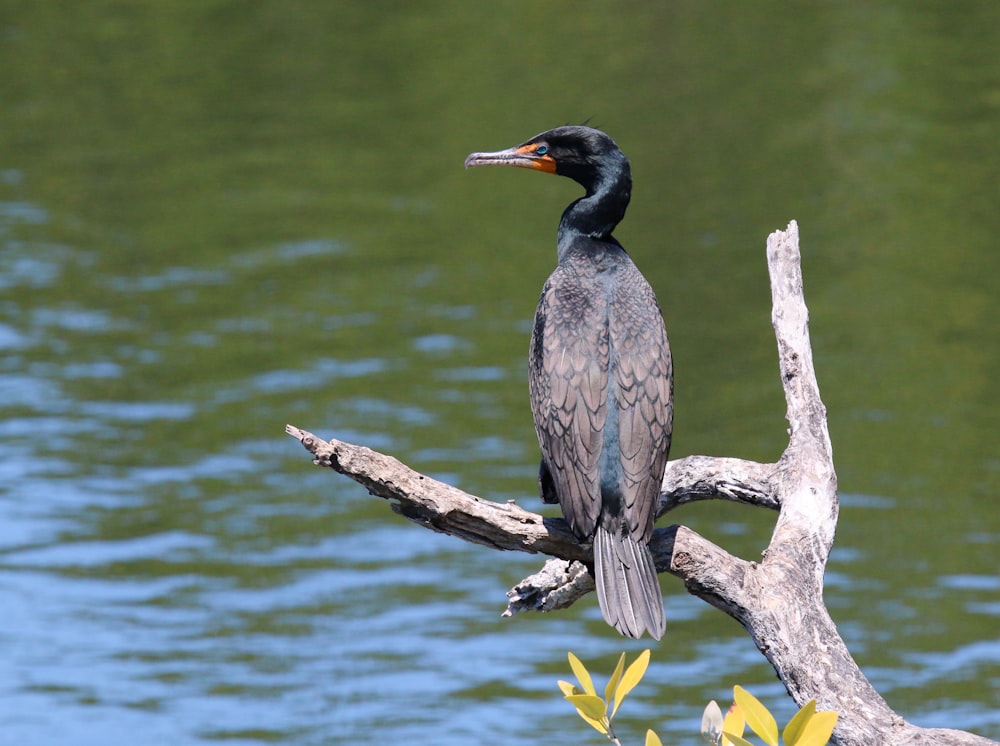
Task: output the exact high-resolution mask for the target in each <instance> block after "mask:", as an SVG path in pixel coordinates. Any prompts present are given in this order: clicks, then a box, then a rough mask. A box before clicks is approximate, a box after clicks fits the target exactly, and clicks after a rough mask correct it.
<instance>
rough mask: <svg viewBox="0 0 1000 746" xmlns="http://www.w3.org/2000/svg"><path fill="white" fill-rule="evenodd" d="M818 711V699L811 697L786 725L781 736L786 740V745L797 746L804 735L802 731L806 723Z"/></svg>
mask: <svg viewBox="0 0 1000 746" xmlns="http://www.w3.org/2000/svg"><path fill="white" fill-rule="evenodd" d="M815 713H816V700H815V699H810V700H809V701H808V702H806V703H805V704H804V705H802V709H801V710H799V711H798V712H796V713H795V715H794V716H793V717H792V719H791V720H789V721H788V725H786V726H785V730H784V731H782V734H781V737H782V738H783V739H784V741H785V746H795V744H797V743H798V742H799V737H800V736H801V735H802V731H803V730H804V729H805V727H806V723H808V722H809V719H810V718H811V717H812V716H813V715H814V714H815Z"/></svg>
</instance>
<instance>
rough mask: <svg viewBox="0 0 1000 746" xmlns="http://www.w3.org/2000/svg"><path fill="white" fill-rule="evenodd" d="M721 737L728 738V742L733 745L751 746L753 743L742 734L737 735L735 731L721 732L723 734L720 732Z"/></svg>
mask: <svg viewBox="0 0 1000 746" xmlns="http://www.w3.org/2000/svg"><path fill="white" fill-rule="evenodd" d="M722 737H723V738H728V739H729V742H730V743H731V744H732V745H733V746H753V744H752V743H750V742H749V741H748V740H747V739H745V738H744V737H743V736H738V735H736V734H735V733H723V734H722Z"/></svg>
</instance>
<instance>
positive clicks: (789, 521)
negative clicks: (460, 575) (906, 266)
mask: <svg viewBox="0 0 1000 746" xmlns="http://www.w3.org/2000/svg"><path fill="white" fill-rule="evenodd" d="M767 265H768V271H769V273H770V278H771V296H772V323H773V326H774V332H775V337H776V339H777V344H778V363H779V371H780V374H781V382H782V386H783V388H784V392H785V401H786V404H787V413H786V416H787V419H788V423H789V443H788V447H787V448H786V450H785V452H784V454H782V456H781V458H780V459H779V460H778V462H777V463H774V464H759V463H754V462H750V461H743V460H740V459H733V458H710V457H706V456H691V457H688V458H683V459H679V460H676V461H672V462H670V463H669V464H668V465H667V472H666V475H665V477H664V482H663V490H662V494H661V497H660V505H659V509H658V514H659V515H662V514H663V513H665V512H667V511H669V510H670V509H672V508H674V507H676V506H678V505H682V504H685V503H690V502H695V501H698V500H708V499H722V500H730V501H735V502H742V503H746V504H749V505H756V506H759V507H765V508H770V509H773V510H778V511H779V512H778V519H777V522H776V524H775V528H774V532H773V534H772V537H771V542H770V544H769V545H768V547H767V549H766V551H765V552H764V556H763V559H762V560H761V561H760V562H751V561H747V560H743V559H740V558H738V557H734V556H733V555H731V554H729V553H728V552H726V551H725V550H724V549H722V548H721V547H718V546H716V545H715V544H713V543H712V542H710V541H708V540H707V539H705V538H704V537H702V536H699V535H698V534H697V533H695V532H694V531H691V530H690V529H687V528H685V527H683V526H669V527H666V528H661V529H658V530H657V531H656V532H655V533H654V537H653V541H652V543H651V549H652V551H653V555H654V557H655V559H656V564H657V567H658V568H659V569H660V571H661V572H669V573H671V574H673V575H675V576H677V577H678V578H680V579H681V580H682V581H683V582H684V585H685V587H686V588H687V590H688V591H689V592H690V593H692V594H693V595H695V596H698V597H699V598H702V599H704V600H705V601H707V602H708V603H710V604H711V605H712V606H715V607H716V608H719V609H721V610H722V611H724V612H726V613H727V614H729V615H730V616H732V617H733V618H735V619H736V620H737V621H739V622H740V624H742V625H743V627H744V628H745V629H746V630H747V632H748V633H749V634H750V636H751V638H752V639H753V640H754V642H755V643H756V645H757V647H758V649H759V650H760V651H761V653H762V654H763V655H764V656H765V657H766V658H767V660H768V661H770V663H771V664H772V665H773V666H774V669H775V671H776V672H777V674H778V676H779V677H780V678H781V680H782V682H783V683H784V684H785V687H786V688H787V689H788V692H789V693H790V694H791V696H792V697H793V698H794V700H795V701H796V702H797V703H798V704H800V705H801V704H803V703H805V702H806V701H808V700H809V699H812V698H815V699H816V700H817V703H818V707H819V709H823V710H836V711H837V712H838V713H839V714H840V719H839V721H838V724H837V728H836V730H835V731H834V741H833V742H834V743H836V744H840V745H841V746H873V745H876V744H877V745H886V746H901V745H903V744H906V745H911V744H913V745H916V744H970V745H971V744H989V743H993V742H992V741H989V740H987V739H985V738H982V737H979V736H976V735H973V734H970V733H966V732H964V731H958V730H946V729H928V728H918V727H916V726H914V725H911V724H910V723H907V722H906V721H905V720H903V719H902V718H901V717H899V716H898V715H896V714H895V713H894V712H893V711H892V709H891V708H890V707H889V705H888V704H886V702H885V700H884V699H882V697H881V696H880V695H879V694H878V693H877V692H876V691H875V689H874V688H873V687H872V686H871V684H870V683H869V681H868V680H867V678H865V676H864V674H863V673H862V672H861V670H860V669H859V668H858V666H857V664H856V663H855V662H854V660H853V658H852V657H851V654H850V652H849V651H848V650H847V647H846V645H845V644H844V642H843V640H842V639H841V637H840V635H839V633H838V632H837V628H836V626H835V625H834V623H833V620H832V619H831V618H830V615H829V613H828V612H827V609H826V606H825V605H824V603H823V574H824V570H825V567H826V561H827V558H828V557H829V554H830V548H831V547H832V545H833V538H834V532H835V530H836V526H837V516H838V499H837V477H836V472H835V471H834V466H833V450H832V446H831V443H830V436H829V431H828V429H827V420H826V409H825V407H824V406H823V402H822V400H821V398H820V393H819V386H818V384H817V381H816V373H815V370H814V368H813V359H812V349H811V346H810V342H809V323H808V311H807V309H806V304H805V298H804V295H803V290H802V270H801V257H800V254H799V241H798V226H797V225H796V224H795V222H794V221H793V222H792V223H790V224H789V226H788V229H787V230H785V231H776V232H775V233H773V234H771V236H769V237H768V241H767ZM286 430H287V432H288V433H289V434H290V435H292V436H293V437H295V438H298V439H299V440H300V441H301V442H302V444H303V445H304V446H305V447H306V449H307V450H309V451H310V453H312V454H313V456H314V463H316V464H318V465H320V466H327V467H330V468H332V469H333V470H335V471H337V472H339V473H341V474H344V475H346V476H348V477H350V478H351V479H354V480H355V481H357V482H359V483H360V484H362V485H364V486H365V487H366V488H367V489H368V490H369V492H371V493H372V494H373V495H376V496H378V497H382V498H386V499H388V500H391V501H393V502H392V508H393V510H395V511H396V512H398V513H400V514H401V515H404V516H405V517H407V518H409V519H410V520H411V521H414V522H415V523H419V524H421V525H423V526H425V527H427V528H432V529H434V530H435V531H440V532H443V533H447V534H451V535H453V536H458V537H459V538H462V539H465V540H467V541H471V542H475V543H477V544H482V545H485V546H489V547H492V548H494V549H511V550H518V551H523V552H538V553H542V554H547V555H550V556H552V557H555V558H558V559H557V560H549V561H548V562H547V563H546V564H545V567H544V568H543V569H542V570H541V571H540V572H539V573H536V574H535V575H532V576H531V577H529V578H526V579H525V580H523V581H521V583H519V584H518V585H517V586H515V588H514V589H513V590H511V591H510V592H509V593H508V596H509V604H508V609H507V611H506V612H505V615H508V616H509V615H511V614H514V613H517V612H519V611H524V610H540V611H548V610H552V609H557V608H564V607H566V606H569V605H570V604H572V603H573V602H574V601H575V600H576V599H577V598H579V597H580V596H582V595H584V594H586V593H588V592H589V591H591V590H593V580H592V579H591V577H590V575H589V573H587V571H586V565H587V564H588V563H589V562H590V561H591V559H592V554H591V550H590V547H588V546H583V545H580V544H579V543H577V541H576V539H575V538H574V537H573V535H572V534H571V533H570V531H569V528H568V527H567V525H566V523H565V522H564V521H563V520H562V519H560V518H545V517H542V516H540V515H538V514H536V513H532V512H530V511H527V510H524V509H523V508H520V507H518V506H517V505H515V504H514V503H513V502H511V503H506V504H499V503H494V502H490V501H488V500H483V499H481V498H478V497H475V496H473V495H469V494H467V493H465V492H462V491H461V490H459V489H456V488H455V487H451V486H449V485H447V484H443V483H441V482H438V481H436V480H434V479H431V478H430V477H427V476H425V475H423V474H419V473H417V472H415V471H413V470H412V469H410V468H408V467H407V466H405V465H404V464H402V463H400V462H399V461H397V460H396V459H394V458H392V457H390V456H386V455H383V454H381V453H378V452H376V451H372V450H370V449H368V448H364V447H362V446H357V445H351V444H349V443H344V442H342V441H337V440H329V441H325V440H321V439H319V438H317V437H316V436H314V435H313V434H312V433H308V432H306V431H303V430H299V429H298V428H296V427H293V426H291V425H289V426H287V428H286Z"/></svg>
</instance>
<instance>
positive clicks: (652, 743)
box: [622, 653, 663, 746]
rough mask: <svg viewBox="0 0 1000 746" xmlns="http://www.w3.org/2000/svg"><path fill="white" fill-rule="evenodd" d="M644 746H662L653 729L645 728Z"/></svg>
mask: <svg viewBox="0 0 1000 746" xmlns="http://www.w3.org/2000/svg"><path fill="white" fill-rule="evenodd" d="M624 655H625V654H624V653H622V657H624ZM646 746H663V741H661V740H660V737H659V736H658V735H656V734H655V733H653V731H651V730H647V731H646Z"/></svg>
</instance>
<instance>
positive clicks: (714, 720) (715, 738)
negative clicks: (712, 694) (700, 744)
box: [701, 699, 742, 746]
mask: <svg viewBox="0 0 1000 746" xmlns="http://www.w3.org/2000/svg"><path fill="white" fill-rule="evenodd" d="M722 730H723V728H722V710H721V709H719V703H718V702H716V701H715V700H714V699H713V700H712V701H711V702H709V703H708V704H707V705H706V706H705V711H704V712H703V713H702V714H701V735H703V736H704V737H705V740H706V741H708V742H709V743H710V744H713V746H715V744H718V743H719V736H721V735H722ZM741 732H742V731H741Z"/></svg>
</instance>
